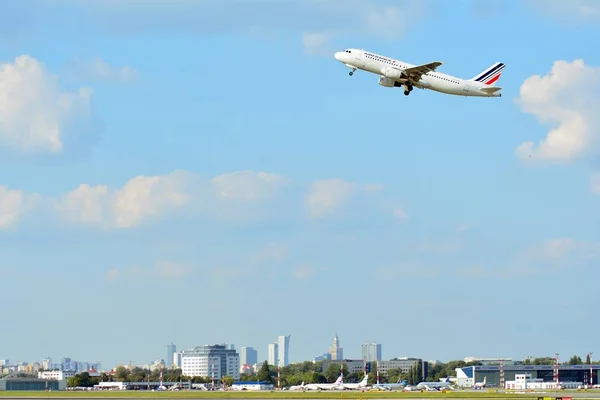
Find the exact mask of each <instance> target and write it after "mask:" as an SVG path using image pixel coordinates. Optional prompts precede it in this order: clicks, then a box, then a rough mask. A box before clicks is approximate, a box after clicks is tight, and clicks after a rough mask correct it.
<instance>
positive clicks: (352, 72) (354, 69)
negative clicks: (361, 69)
mask: <svg viewBox="0 0 600 400" xmlns="http://www.w3.org/2000/svg"><path fill="white" fill-rule="evenodd" d="M354 71H356V68H352V71H350V72H348V75H350V76H352V75H354Z"/></svg>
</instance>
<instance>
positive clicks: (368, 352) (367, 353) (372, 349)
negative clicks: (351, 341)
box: [362, 343, 381, 361]
mask: <svg viewBox="0 0 600 400" xmlns="http://www.w3.org/2000/svg"><path fill="white" fill-rule="evenodd" d="M362 359H363V360H364V361H381V345H380V344H377V343H365V344H363V345H362Z"/></svg>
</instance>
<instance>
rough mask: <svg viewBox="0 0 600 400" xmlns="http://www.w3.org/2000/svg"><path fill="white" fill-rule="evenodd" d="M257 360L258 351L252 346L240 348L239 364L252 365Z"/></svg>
mask: <svg viewBox="0 0 600 400" xmlns="http://www.w3.org/2000/svg"><path fill="white" fill-rule="evenodd" d="M257 362H258V352H257V351H256V349H254V348H253V347H245V346H244V347H242V348H241V349H240V364H241V365H254V364H256V363H257Z"/></svg>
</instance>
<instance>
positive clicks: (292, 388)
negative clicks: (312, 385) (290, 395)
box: [290, 381, 305, 390]
mask: <svg viewBox="0 0 600 400" xmlns="http://www.w3.org/2000/svg"><path fill="white" fill-rule="evenodd" d="M304 388H305V385H304V381H302V383H301V384H299V385H293V386H290V390H304Z"/></svg>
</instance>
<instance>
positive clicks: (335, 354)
mask: <svg viewBox="0 0 600 400" xmlns="http://www.w3.org/2000/svg"><path fill="white" fill-rule="evenodd" d="M329 354H331V359H332V360H333V361H340V360H343V359H344V349H343V348H341V347H340V339H339V338H338V334H337V332H336V333H335V336H334V337H333V346H331V349H329Z"/></svg>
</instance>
